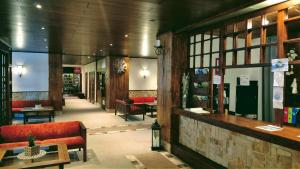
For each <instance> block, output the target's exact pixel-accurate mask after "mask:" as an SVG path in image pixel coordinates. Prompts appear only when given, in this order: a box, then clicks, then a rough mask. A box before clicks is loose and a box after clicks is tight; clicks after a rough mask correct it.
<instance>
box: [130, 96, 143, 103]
mask: <svg viewBox="0 0 300 169" xmlns="http://www.w3.org/2000/svg"><path fill="white" fill-rule="evenodd" d="M130 99H131V100H133V103H134V104H135V103H144V102H145V101H144V98H143V97H132V98H130Z"/></svg>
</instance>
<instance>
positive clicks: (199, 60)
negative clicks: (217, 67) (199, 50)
mask: <svg viewBox="0 0 300 169" xmlns="http://www.w3.org/2000/svg"><path fill="white" fill-rule="evenodd" d="M200 65H201V57H200V56H195V67H200Z"/></svg>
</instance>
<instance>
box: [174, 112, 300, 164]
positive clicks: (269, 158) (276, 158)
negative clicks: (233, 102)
mask: <svg viewBox="0 0 300 169" xmlns="http://www.w3.org/2000/svg"><path fill="white" fill-rule="evenodd" d="M268 124H271V123H267V122H262V121H258V120H251V119H246V118H243V117H236V116H231V115H223V114H206V115H205V114H196V113H193V112H189V111H185V110H182V109H174V113H173V117H172V130H173V131H172V134H173V136H172V139H173V144H172V146H173V145H174V147H178V146H180V145H182V146H183V147H187V148H188V149H190V150H191V151H193V153H197V154H199V155H201V156H204V158H207V159H209V160H211V161H213V162H215V163H217V164H218V165H220V166H222V167H224V168H249V169H250V168H260V169H262V168H266V169H271V168H272V169H279V168H294V169H300V137H297V136H299V135H300V129H297V128H293V127H286V126H284V127H283V129H282V130H280V131H274V132H269V131H264V130H261V129H257V128H255V127H257V126H263V125H268ZM176 125H177V126H176ZM174 130H178V132H177V133H176V131H174ZM176 139H177V140H178V141H176ZM175 149H176V148H174V149H173V150H175ZM175 151H177V150H175ZM177 152H178V151H177ZM185 153H186V152H185ZM175 154H176V155H177V153H175ZM212 168H214V167H212ZM215 168H218V167H215Z"/></svg>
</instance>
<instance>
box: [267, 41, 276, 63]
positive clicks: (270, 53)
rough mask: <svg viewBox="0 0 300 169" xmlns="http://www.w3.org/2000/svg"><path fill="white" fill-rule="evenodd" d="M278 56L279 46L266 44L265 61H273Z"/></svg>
mask: <svg viewBox="0 0 300 169" xmlns="http://www.w3.org/2000/svg"><path fill="white" fill-rule="evenodd" d="M276 57H277V46H275V45H274V46H273V45H272V46H266V49H265V59H266V60H265V63H271V60H272V59H276Z"/></svg>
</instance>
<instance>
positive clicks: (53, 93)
mask: <svg viewBox="0 0 300 169" xmlns="http://www.w3.org/2000/svg"><path fill="white" fill-rule="evenodd" d="M62 75H63V67H62V55H61V54H49V100H51V101H52V104H53V106H54V109H55V111H61V110H62V98H63V96H62V89H63V79H62Z"/></svg>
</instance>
